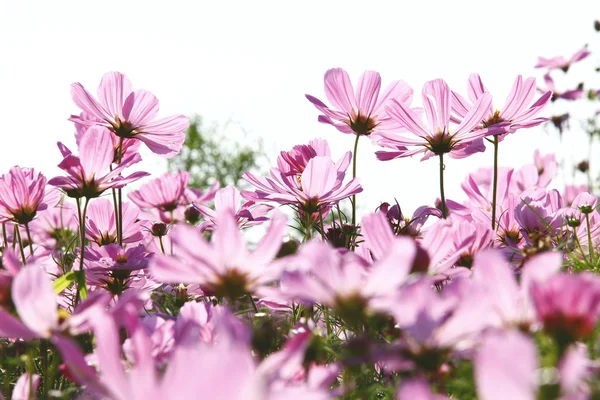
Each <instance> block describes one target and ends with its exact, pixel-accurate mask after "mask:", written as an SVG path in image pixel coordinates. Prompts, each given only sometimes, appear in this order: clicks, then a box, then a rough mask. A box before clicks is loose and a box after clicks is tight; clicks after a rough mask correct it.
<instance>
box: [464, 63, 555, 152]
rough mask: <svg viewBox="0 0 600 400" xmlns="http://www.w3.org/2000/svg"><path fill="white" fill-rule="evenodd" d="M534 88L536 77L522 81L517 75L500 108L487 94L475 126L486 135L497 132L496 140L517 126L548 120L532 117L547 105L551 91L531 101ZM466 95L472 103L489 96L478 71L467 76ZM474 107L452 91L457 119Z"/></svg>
mask: <svg viewBox="0 0 600 400" xmlns="http://www.w3.org/2000/svg"><path fill="white" fill-rule="evenodd" d="M535 90H536V86H535V78H533V77H529V78H527V79H525V81H523V77H522V76H521V75H518V76H517V78H516V79H515V82H514V84H513V86H512V89H511V91H510V93H509V94H508V97H507V98H506V102H505V103H504V107H503V108H502V110H499V109H495V108H494V107H493V105H492V103H491V97H490V101H489V103H487V107H486V108H487V111H486V112H485V113H484V114H483V115H482V116H481V118H479V122H481V124H480V125H479V126H478V128H479V130H481V131H483V132H487V135H490V134H493V135H499V136H498V139H499V140H502V139H504V137H505V136H506V134H508V133H513V132H515V131H516V130H517V129H522V128H531V127H533V126H537V125H539V124H541V123H542V122H545V121H548V119H549V118H545V117H539V118H534V117H535V116H536V115H538V114H539V113H540V112H541V111H542V110H543V109H544V107H545V106H546V104H548V102H549V101H550V97H551V96H552V92H550V91H548V92H546V93H544V94H543V95H542V96H541V97H540V98H539V99H537V100H536V101H535V102H534V103H533V104H531V102H532V101H533V98H534V96H535ZM468 95H469V100H470V101H471V102H472V103H473V104H476V103H477V102H479V101H480V99H481V98H483V97H485V96H489V93H488V91H487V89H486V87H485V86H484V85H483V82H482V81H481V78H480V77H479V75H478V74H471V76H470V77H469V85H468ZM473 107H474V106H471V105H470V104H469V102H468V101H467V100H465V99H464V98H463V97H462V96H460V95H459V94H457V93H455V92H452V111H453V112H454V113H455V114H456V115H458V117H459V118H466V116H467V115H468V113H469V112H470V110H472V108H473Z"/></svg>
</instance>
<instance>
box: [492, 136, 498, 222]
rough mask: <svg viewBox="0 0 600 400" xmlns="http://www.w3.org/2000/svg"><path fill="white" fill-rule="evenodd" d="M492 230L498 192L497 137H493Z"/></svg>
mask: <svg viewBox="0 0 600 400" xmlns="http://www.w3.org/2000/svg"><path fill="white" fill-rule="evenodd" d="M492 185H493V186H492V230H493V231H495V230H496V192H497V190H498V135H496V136H494V182H493V184H492Z"/></svg>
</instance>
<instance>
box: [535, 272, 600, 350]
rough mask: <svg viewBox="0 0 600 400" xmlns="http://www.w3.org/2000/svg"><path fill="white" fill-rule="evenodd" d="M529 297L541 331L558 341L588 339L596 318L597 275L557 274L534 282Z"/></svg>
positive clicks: (599, 305) (599, 308)
mask: <svg viewBox="0 0 600 400" xmlns="http://www.w3.org/2000/svg"><path fill="white" fill-rule="evenodd" d="M531 296H532V299H533V304H534V305H535V309H536V313H537V317H538V319H539V320H540V321H541V322H542V323H543V325H544V330H545V331H546V332H548V333H550V334H551V335H553V336H554V337H555V338H556V339H557V340H558V341H559V342H560V343H563V344H564V343H571V342H572V341H576V340H585V339H588V338H589V337H590V336H591V335H592V333H593V331H594V329H595V328H596V325H597V324H598V320H599V318H600V280H599V279H598V276H597V275H594V274H591V273H580V274H576V275H569V274H557V275H555V276H553V277H551V278H550V279H548V280H547V281H546V282H544V283H543V284H538V283H534V284H533V285H532V287H531Z"/></svg>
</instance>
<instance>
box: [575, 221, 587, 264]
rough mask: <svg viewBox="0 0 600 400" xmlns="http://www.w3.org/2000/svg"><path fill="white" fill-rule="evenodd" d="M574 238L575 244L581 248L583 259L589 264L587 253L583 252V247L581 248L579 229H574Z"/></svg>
mask: <svg viewBox="0 0 600 400" xmlns="http://www.w3.org/2000/svg"><path fill="white" fill-rule="evenodd" d="M573 238H574V239H575V244H577V247H579V251H580V252H581V257H582V258H583V261H586V262H587V259H586V257H585V252H584V251H583V247H581V242H580V241H579V237H578V236H577V228H573Z"/></svg>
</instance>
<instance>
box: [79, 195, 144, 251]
mask: <svg viewBox="0 0 600 400" xmlns="http://www.w3.org/2000/svg"><path fill="white" fill-rule="evenodd" d="M122 207H123V217H122V222H123V243H135V242H139V241H141V240H142V239H144V231H143V228H142V224H141V222H140V221H139V211H138V209H136V208H135V206H132V205H131V203H126V202H123V203H122ZM85 230H86V238H88V239H89V240H92V241H94V242H96V243H97V244H98V245H99V246H104V245H107V244H111V243H116V242H117V228H116V227H115V208H114V205H113V204H112V202H111V201H110V200H107V199H98V200H95V201H93V202H92V203H90V205H89V207H88V210H87V215H86V218H85Z"/></svg>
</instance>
